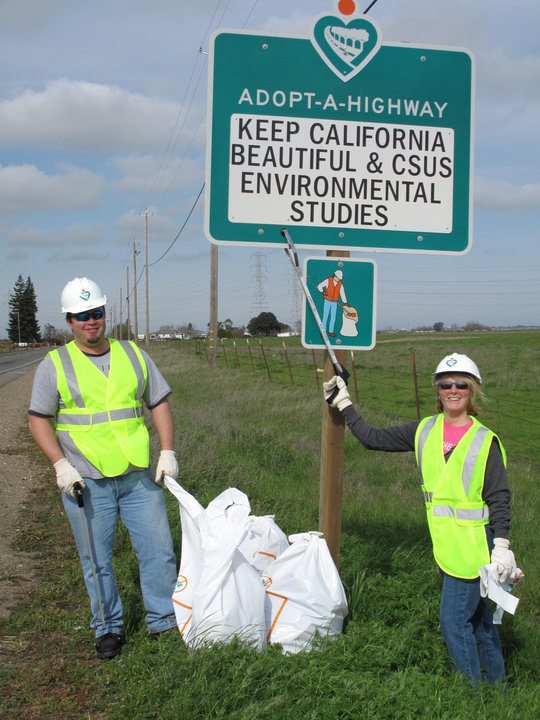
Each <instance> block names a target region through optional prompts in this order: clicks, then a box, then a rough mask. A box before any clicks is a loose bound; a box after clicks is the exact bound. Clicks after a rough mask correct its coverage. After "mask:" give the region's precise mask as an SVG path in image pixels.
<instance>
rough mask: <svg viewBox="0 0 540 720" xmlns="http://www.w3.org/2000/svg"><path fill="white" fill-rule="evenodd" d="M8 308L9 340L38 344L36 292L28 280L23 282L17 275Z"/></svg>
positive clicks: (20, 276)
mask: <svg viewBox="0 0 540 720" xmlns="http://www.w3.org/2000/svg"><path fill="white" fill-rule="evenodd" d="M9 308H10V310H9V327H8V336H9V339H10V340H11V341H12V342H26V343H28V342H39V339H40V330H39V325H38V321H37V302H36V292H35V290H34V285H33V283H32V280H31V279H30V278H27V280H26V282H25V281H24V280H23V276H22V275H19V277H18V278H17V282H16V283H15V286H14V288H13V292H12V293H11V294H10V296H9Z"/></svg>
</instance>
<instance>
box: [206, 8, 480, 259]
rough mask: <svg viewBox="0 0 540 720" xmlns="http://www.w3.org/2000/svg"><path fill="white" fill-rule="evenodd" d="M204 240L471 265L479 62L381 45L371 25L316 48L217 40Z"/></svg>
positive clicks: (343, 31) (236, 34)
mask: <svg viewBox="0 0 540 720" xmlns="http://www.w3.org/2000/svg"><path fill="white" fill-rule="evenodd" d="M209 65H210V69H209V97H208V106H209V125H208V142H207V172H206V206H205V233H206V235H207V237H208V238H209V239H210V240H211V241H213V242H218V243H230V244H233V245H252V246H253V245H267V246H268V245H270V246H271V245H283V237H282V235H281V229H282V228H284V227H286V228H287V229H288V231H289V233H290V235H291V237H292V238H293V240H294V242H295V244H296V245H297V246H301V247H311V248H318V249H326V248H342V249H346V250H367V249H373V250H387V251H402V252H429V253H438V252H441V253H464V252H466V251H467V250H468V249H469V247H470V242H471V216H472V202H471V194H472V193H471V166H472V127H473V120H474V118H473V102H472V98H473V65H474V62H473V58H472V56H471V54H470V53H469V52H468V51H467V50H464V49H458V48H444V47H431V46H423V45H422V46H413V45H409V44H400V43H383V42H382V34H381V32H380V29H379V28H378V26H377V25H376V24H375V23H374V22H373V21H372V20H370V19H368V18H367V17H366V16H355V17H353V18H347V17H345V16H342V15H340V14H339V13H337V14H327V15H323V16H321V17H319V18H318V19H316V21H315V22H314V26H313V32H312V37H311V38H301V37H290V36H282V35H270V34H260V33H254V32H246V31H239V30H234V31H218V32H217V33H215V34H214V35H213V37H212V40H211V44H210V49H209Z"/></svg>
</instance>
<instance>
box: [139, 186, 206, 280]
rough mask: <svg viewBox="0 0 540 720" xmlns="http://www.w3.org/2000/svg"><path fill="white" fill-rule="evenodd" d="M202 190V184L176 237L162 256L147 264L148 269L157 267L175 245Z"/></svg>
mask: <svg viewBox="0 0 540 720" xmlns="http://www.w3.org/2000/svg"><path fill="white" fill-rule="evenodd" d="M203 190H204V183H203V184H202V187H201V189H200V190H199V194H198V195H197V197H196V198H195V202H194V203H193V205H192V206H191V210H190V211H189V213H188V214H187V217H186V219H185V220H184V222H183V224H182V227H181V228H180V230H179V231H178V233H177V235H176V237H175V238H174V240H173V241H172V243H171V244H170V245H169V247H168V248H167V249H166V250H165V252H164V253H163V255H161V256H160V257H158V259H157V260H154V262H151V263H149V264H148V267H152V266H153V265H157V263H158V262H159V261H160V260H163V258H164V257H165V255H166V254H167V253H168V252H169V250H170V249H171V248H172V246H173V245H174V244H175V242H176V241H177V240H178V238H179V237H180V235H181V234H182V231H183V229H184V228H185V227H186V225H187V222H188V220H189V218H190V217H191V216H192V214H193V211H194V210H195V206H196V205H197V203H198V202H199V198H200V197H201V195H202V192H203Z"/></svg>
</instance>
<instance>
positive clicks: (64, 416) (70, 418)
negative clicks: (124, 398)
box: [57, 406, 144, 425]
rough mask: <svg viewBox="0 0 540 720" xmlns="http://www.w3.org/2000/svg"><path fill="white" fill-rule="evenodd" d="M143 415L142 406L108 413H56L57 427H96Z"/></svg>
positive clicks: (64, 411)
mask: <svg viewBox="0 0 540 720" xmlns="http://www.w3.org/2000/svg"><path fill="white" fill-rule="evenodd" d="M143 413H144V411H143V409H142V406H139V407H132V408H124V409H122V410H110V411H109V412H107V411H104V412H97V413H79V414H77V415H71V414H70V413H69V412H68V411H67V410H62V412H61V413H58V415H57V418H58V424H59V425H98V424H99V423H106V422H109V421H111V420H130V419H131V418H134V417H135V418H138V417H142V416H143Z"/></svg>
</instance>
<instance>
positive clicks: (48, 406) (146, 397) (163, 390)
mask: <svg viewBox="0 0 540 720" xmlns="http://www.w3.org/2000/svg"><path fill="white" fill-rule="evenodd" d="M139 351H140V353H141V355H142V356H143V358H144V360H145V362H146V367H147V371H148V379H147V383H146V388H145V391H144V394H143V401H144V404H145V405H146V407H147V408H149V409H152V408H153V407H155V406H156V405H159V403H160V402H161V401H162V400H164V399H165V398H166V397H167V396H168V395H169V394H170V392H171V388H170V387H169V385H168V384H167V382H166V381H165V379H164V377H163V375H162V374H161V373H160V371H159V370H158V368H157V367H156V364H155V363H154V361H153V360H152V358H151V357H150V356H149V355H148V354H147V353H146V352H145V351H144V350H141V349H140V348H139ZM85 355H86V353H85ZM86 357H87V358H88V359H89V360H91V361H92V362H93V363H94V365H95V366H96V367H97V368H98V369H99V370H101V371H102V372H103V373H104V375H106V376H107V377H108V376H109V368H110V359H111V354H110V352H109V351H108V350H107V352H105V353H103V354H101V355H86ZM63 407H65V405H64V403H63V402H62V399H61V398H60V394H59V392H58V387H57V383H56V368H55V366H54V363H53V361H52V360H51V358H50V357H49V356H47V357H45V359H44V360H42V361H41V362H40V364H39V365H38V366H37V369H36V374H35V376H34V384H33V387H32V397H31V399H30V409H29V413H30V415H37V416H39V417H47V418H53V417H55V416H56V413H57V410H58V409H60V408H63ZM62 449H63V451H64V453H65V455H66V458H67V459H68V461H69V462H70V463H71V464H72V465H73V466H74V467H76V468H77V470H78V471H79V472H80V474H81V475H82V476H83V477H90V478H93V479H96V480H97V479H99V478H102V477H103V475H102V473H100V472H99V470H98V469H97V468H96V467H94V465H92V464H91V463H90V462H88V460H86V458H85V457H83V456H82V455H80V454H79V453H77V454H75V453H73V452H71V451H70V449H69V448H62ZM132 470H140V468H135V467H133V466H130V467H129V468H128V469H127V470H126V473H128V472H131V471H132Z"/></svg>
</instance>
